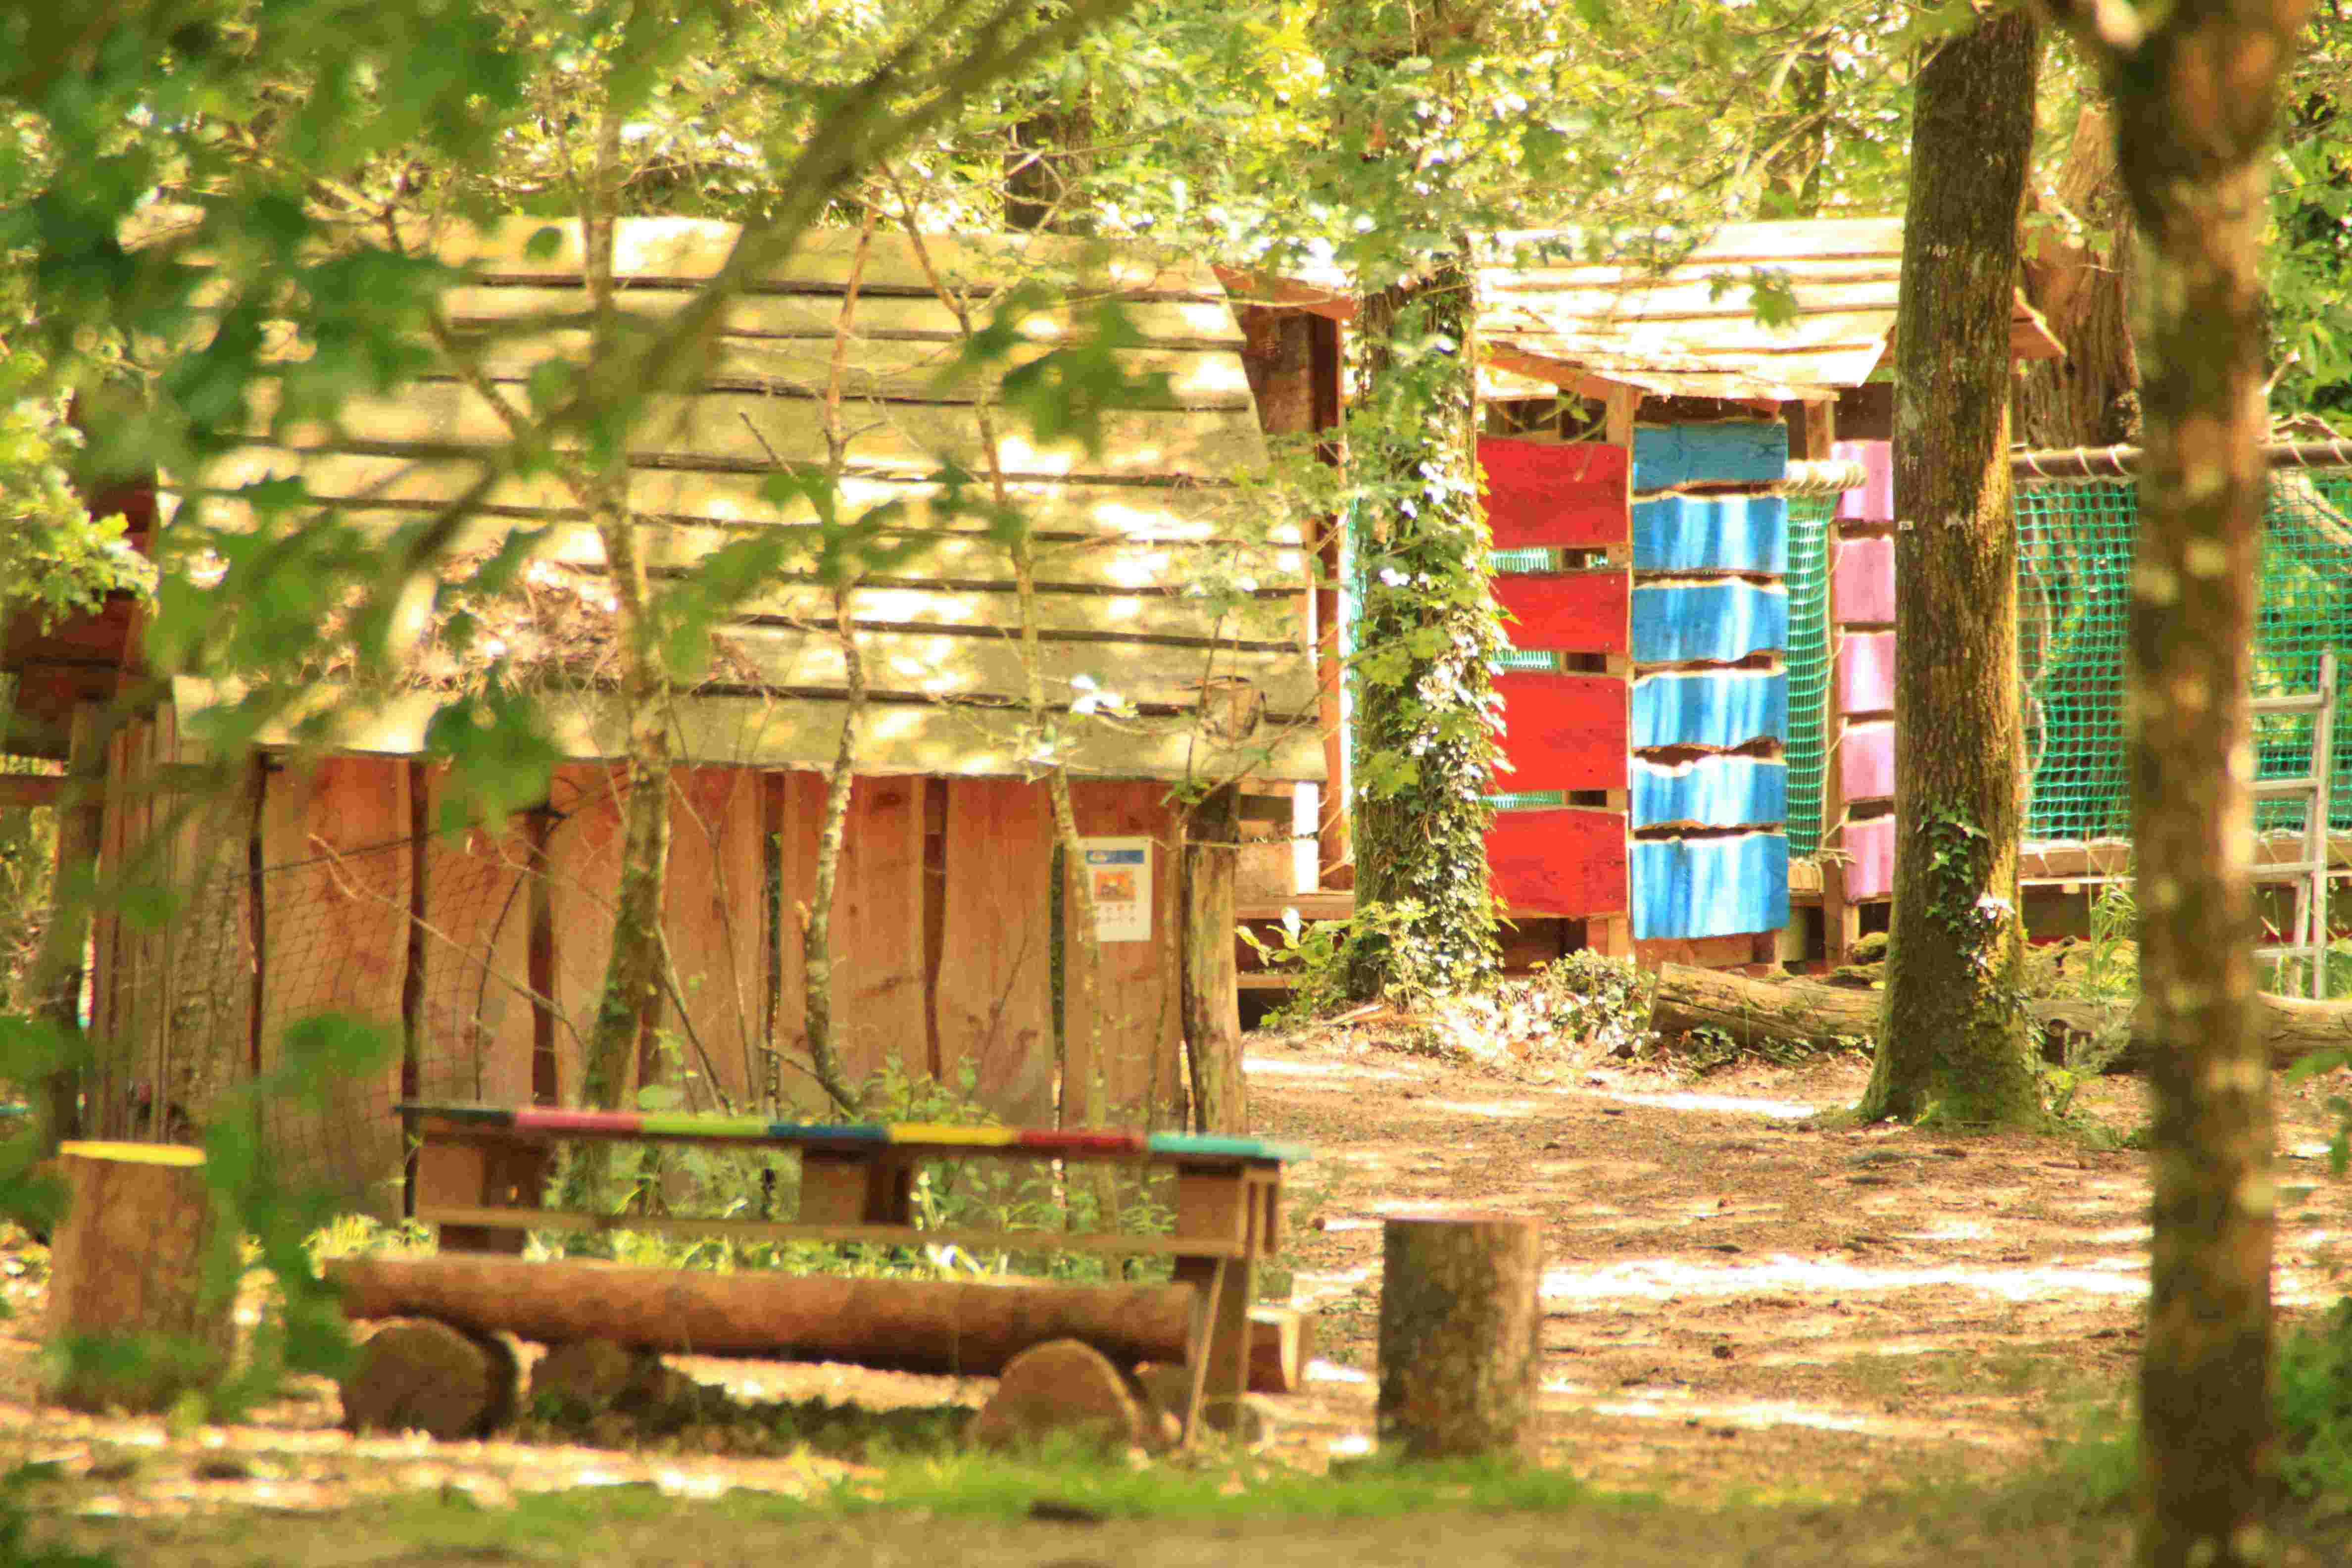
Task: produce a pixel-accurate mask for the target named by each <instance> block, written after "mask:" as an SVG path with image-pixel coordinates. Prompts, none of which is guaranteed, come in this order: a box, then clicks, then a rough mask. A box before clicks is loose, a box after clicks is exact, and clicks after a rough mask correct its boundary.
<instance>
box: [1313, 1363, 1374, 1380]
mask: <svg viewBox="0 0 2352 1568" xmlns="http://www.w3.org/2000/svg"><path fill="white" fill-rule="evenodd" d="M1300 1375H1301V1376H1302V1377H1304V1378H1305V1379H1306V1380H1307V1382H1309V1383H1370V1382H1371V1381H1372V1374H1371V1373H1369V1372H1360V1371H1358V1370H1357V1369H1356V1368H1354V1367H1352V1366H1341V1365H1340V1364H1339V1363H1338V1362H1334V1361H1320V1360H1318V1361H1310V1362H1308V1363H1307V1370H1306V1371H1305V1372H1304V1373H1300Z"/></svg>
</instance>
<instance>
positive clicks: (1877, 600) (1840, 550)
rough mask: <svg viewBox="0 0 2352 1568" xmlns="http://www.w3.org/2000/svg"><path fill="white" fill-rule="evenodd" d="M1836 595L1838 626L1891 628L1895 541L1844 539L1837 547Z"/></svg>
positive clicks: (1893, 599) (1834, 590)
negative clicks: (1881, 625)
mask: <svg viewBox="0 0 2352 1568" xmlns="http://www.w3.org/2000/svg"><path fill="white" fill-rule="evenodd" d="M1832 592H1834V593H1835V594H1836V595H1837V616H1838V624H1839V625H1840V626H1852V625H1853V624H1854V623H1855V622H1856V621H1879V622H1883V623H1887V624H1892V623H1893V621H1894V619H1895V541H1893V540H1891V539H1847V540H1842V541H1840V542H1839V543H1838V547H1837V577H1836V581H1835V583H1834V584H1832Z"/></svg>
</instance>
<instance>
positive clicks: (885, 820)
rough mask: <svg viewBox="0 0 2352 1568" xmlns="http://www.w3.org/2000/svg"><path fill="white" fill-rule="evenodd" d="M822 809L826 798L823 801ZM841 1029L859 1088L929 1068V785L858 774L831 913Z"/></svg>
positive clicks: (847, 1063) (844, 1054)
mask: <svg viewBox="0 0 2352 1568" xmlns="http://www.w3.org/2000/svg"><path fill="white" fill-rule="evenodd" d="M817 800H818V808H819V810H822V809H823V801H824V796H823V795H819V796H818V797H817ZM833 945H834V966H833V973H834V986H835V995H834V998H833V1017H834V1028H835V1033H836V1034H837V1035H838V1036H839V1037H840V1039H839V1042H838V1045H839V1050H840V1055H841V1065H842V1070H843V1072H844V1073H845V1074H846V1075H847V1077H848V1078H849V1080H850V1081H851V1082H852V1083H856V1081H857V1080H859V1079H863V1078H865V1077H866V1076H867V1075H868V1074H870V1073H873V1072H876V1071H878V1070H879V1069H880V1068H882V1067H883V1066H884V1065H885V1064H887V1065H889V1066H891V1067H894V1068H898V1069H900V1070H902V1071H905V1072H909V1073H922V1072H925V1071H927V1070H928V1069H929V1065H930V1063H929V1055H930V1033H929V1023H928V1020H927V1019H926V1016H925V1014H926V1011H927V1008H928V1005H929V998H928V997H927V996H926V995H925V994H924V989H923V781H922V780H921V779H919V778H874V777H861V778H859V779H858V780H857V782H856V786H855V787H854V788H853V789H852V790H851V792H850V797H849V824H848V831H847V832H846V833H845V835H844V838H843V843H842V850H841V870H840V874H839V879H838V880H837V882H836V883H835V889H834V907H833Z"/></svg>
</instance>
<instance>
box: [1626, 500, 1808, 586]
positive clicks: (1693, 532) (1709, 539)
mask: <svg viewBox="0 0 2352 1568" xmlns="http://www.w3.org/2000/svg"><path fill="white" fill-rule="evenodd" d="M1788 569H1789V503H1788V502H1787V501H1785V500H1781V499H1780V497H1779V496H1662V497H1660V498H1659V499H1658V500H1645V501H1641V502H1638V503H1637V504H1636V505H1635V506H1634V508H1633V570H1634V571H1636V572H1770V573H1775V574H1778V573H1782V572H1786V571H1787V570H1788Z"/></svg>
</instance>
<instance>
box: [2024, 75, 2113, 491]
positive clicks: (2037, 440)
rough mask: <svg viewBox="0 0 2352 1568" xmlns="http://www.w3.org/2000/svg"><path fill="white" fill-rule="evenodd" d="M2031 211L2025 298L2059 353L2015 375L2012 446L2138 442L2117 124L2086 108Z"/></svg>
mask: <svg viewBox="0 0 2352 1568" xmlns="http://www.w3.org/2000/svg"><path fill="white" fill-rule="evenodd" d="M2032 205H2033V207H2034V209H2035V211H2036V213H2037V215H2038V216H2040V217H2041V218H2042V219H2043V220H2044V222H2043V223H2042V224H2040V225H2036V226H2034V227H2032V229H2030V230H2029V231H2028V232H2027V235H2026V237H2025V242H2024V244H2025V297H2026V299H2027V300H2029V301H2031V302H2032V305H2033V307H2034V309H2036V310H2040V311H2041V312H2042V317H2043V318H2044V319H2045V320H2046V321H2049V323H2050V331H2051V332H2052V333H2053V335H2054V336H2055V337H2056V338H2057V339H2058V341H2059V342H2061V343H2063V344H2064V345H2065V347H2066V353H2065V354H2064V355H2063V357H2061V358H2058V359H2053V360H2034V361H2031V362H2029V363H2025V364H2023V365H2021V366H2020V367H2019V368H2018V374H2017V380H2016V399H2015V408H2016V420H2015V424H2016V430H2017V437H2018V439H2019V440H2020V441H2021V443H2023V444H2024V445H2025V446H2027V447H2033V448H2036V449H2045V450H2046V449H2049V448H2052V447H2112V446H2115V445H2116V444H2117V443H2119V442H2126V441H2128V442H2135V443H2136V442H2137V441H2138V440H2139V438H2140V415H2139V354H2138V351H2137V348H2136V347H2135V345H2134V344H2133V342H2132V335H2131V290H2130V289H2129V287H2128V286H2127V284H2128V280H2129V279H2130V276H2131V269H2132V265H2133V261H2132V254H2133V242H2132V226H2131V213H2130V209H2129V208H2128V207H2127V206H2126V204H2125V202H2124V197H2123V188H2122V186H2121V184H2119V183H2118V182H2117V180H2116V132H2115V121H2114V117H2113V116H2112V115H2111V114H2110V113H2109V112H2108V110H2107V108H2106V106H2105V104H2096V103H2095V104H2087V105H2085V106H2084V109H2083V110H2082V113H2081V114H2080V115H2079V116H2077V117H2076V119H2075V121H2074V137H2073V140H2072V141H2071V142H2069V143H2068V145H2067V149H2066V160H2065V163H2063V165H2062V166H2061V167H2060V169H2059V171H2058V174H2057V176H2056V178H2055V179H2054V180H2053V182H2052V183H2051V184H2050V185H2049V186H2048V187H2047V188H2043V189H2037V190H2036V191H2035V193H2034V195H2033V198H2032Z"/></svg>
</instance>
